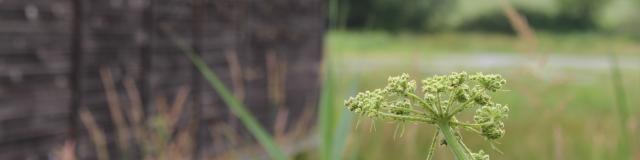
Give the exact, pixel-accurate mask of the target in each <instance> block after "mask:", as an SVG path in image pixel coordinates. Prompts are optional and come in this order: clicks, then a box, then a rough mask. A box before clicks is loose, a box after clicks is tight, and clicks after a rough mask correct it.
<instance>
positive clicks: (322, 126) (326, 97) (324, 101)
mask: <svg viewBox="0 0 640 160" xmlns="http://www.w3.org/2000/svg"><path fill="white" fill-rule="evenodd" d="M329 64H330V63H325V69H326V74H325V76H324V77H325V78H324V81H323V83H324V84H323V85H322V93H321V95H320V104H319V106H318V126H319V132H320V147H319V148H320V149H319V150H320V159H321V160H329V158H330V157H329V156H331V151H332V150H331V148H330V147H331V146H333V145H332V143H333V128H334V126H333V125H334V122H333V120H334V116H335V115H334V114H335V111H334V110H333V105H332V104H333V102H335V101H334V95H333V93H334V92H333V89H334V85H335V84H334V78H333V70H332V68H331V66H330V65H329Z"/></svg>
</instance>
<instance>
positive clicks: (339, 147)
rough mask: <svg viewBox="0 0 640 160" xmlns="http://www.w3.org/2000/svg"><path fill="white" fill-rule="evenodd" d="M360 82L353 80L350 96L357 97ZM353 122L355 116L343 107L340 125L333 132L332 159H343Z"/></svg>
mask: <svg viewBox="0 0 640 160" xmlns="http://www.w3.org/2000/svg"><path fill="white" fill-rule="evenodd" d="M357 82H358V80H357V79H354V80H352V84H351V86H352V87H351V88H352V89H351V93H350V95H355V94H356V93H357V90H358V83H357ZM352 122H353V114H352V113H351V112H350V111H349V110H347V109H346V108H344V107H342V112H341V113H340V119H339V120H338V124H337V126H336V128H335V130H334V131H333V142H332V146H331V153H329V154H330V158H331V159H342V153H343V150H344V148H345V147H346V145H347V143H346V141H347V137H348V136H349V131H350V128H351V124H352Z"/></svg>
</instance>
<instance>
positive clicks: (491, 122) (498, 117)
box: [473, 104, 509, 140]
mask: <svg viewBox="0 0 640 160" xmlns="http://www.w3.org/2000/svg"><path fill="white" fill-rule="evenodd" d="M507 112H509V107H508V106H506V105H504V106H503V105H501V104H495V105H491V106H482V107H480V108H478V109H477V110H476V115H474V117H473V119H474V120H475V121H476V123H478V124H482V126H480V128H481V132H482V135H483V136H484V137H485V138H487V139H490V140H494V139H498V138H500V137H502V136H503V135H504V133H505V130H504V123H503V122H502V120H504V119H506V118H507Z"/></svg>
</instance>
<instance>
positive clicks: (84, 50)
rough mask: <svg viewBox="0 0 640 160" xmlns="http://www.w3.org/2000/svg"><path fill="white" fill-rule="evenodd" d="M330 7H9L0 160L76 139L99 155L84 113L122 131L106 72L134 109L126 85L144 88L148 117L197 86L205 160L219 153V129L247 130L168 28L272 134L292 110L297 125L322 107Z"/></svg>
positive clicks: (5, 10) (4, 10)
mask: <svg viewBox="0 0 640 160" xmlns="http://www.w3.org/2000/svg"><path fill="white" fill-rule="evenodd" d="M325 3H326V2H324V1H323V0H0V159H45V158H48V157H49V156H50V155H51V154H50V152H51V150H52V149H55V148H56V147H60V144H61V142H62V141H63V140H65V139H69V138H71V139H77V141H78V146H77V148H78V152H79V156H80V157H81V159H85V158H89V159H90V157H93V156H94V155H93V154H92V153H93V152H94V151H93V147H92V146H91V143H90V141H89V139H88V138H87V134H86V131H85V129H84V126H83V125H82V123H80V122H79V119H78V111H79V109H81V108H87V109H88V110H90V111H91V112H92V113H93V114H94V115H95V117H96V120H97V122H98V124H99V126H100V127H102V128H104V129H105V130H106V131H107V132H108V133H111V132H112V131H113V128H114V125H113V122H112V120H111V118H110V116H109V110H108V107H107V97H106V96H105V91H104V88H105V87H104V86H103V85H102V80H101V78H100V72H99V71H100V68H108V69H109V70H111V72H112V73H113V79H114V81H115V84H116V86H118V88H117V89H118V93H119V96H120V97H121V98H122V99H123V101H126V100H128V99H127V96H126V93H125V90H124V89H123V88H122V86H123V82H124V81H125V79H132V80H134V81H135V82H136V83H137V86H139V91H140V94H141V98H142V100H143V104H144V108H145V112H146V113H148V114H149V113H152V112H154V109H153V108H154V107H153V105H154V104H153V100H154V99H156V98H158V97H172V96H174V95H175V94H176V93H177V92H178V91H177V90H178V89H179V88H180V87H181V86H188V87H190V88H191V90H190V94H189V97H190V98H189V99H188V101H187V105H186V106H187V109H186V112H184V114H186V115H187V116H192V117H195V119H197V120H198V122H199V123H198V124H199V125H198V132H197V134H196V135H194V136H195V137H197V140H196V141H197V143H196V152H197V153H196V154H207V153H215V152H213V151H211V148H212V147H211V143H212V141H215V139H214V138H212V137H211V135H212V134H211V132H215V131H212V130H211V126H214V125H216V124H220V123H225V124H232V125H234V126H235V127H236V128H239V129H240V130H241V128H242V127H241V124H239V123H236V122H234V120H233V119H234V118H233V117H231V116H230V113H229V112H228V110H227V109H226V107H225V105H224V103H222V101H221V100H220V99H219V97H218V96H217V95H216V93H215V92H214V91H213V90H212V89H211V87H209V86H208V84H207V83H206V82H205V81H204V79H203V78H202V77H201V76H200V75H199V73H198V72H197V71H196V70H195V69H194V67H193V66H192V65H191V63H190V62H189V61H188V59H187V58H186V57H185V56H184V55H183V54H182V53H181V52H182V51H180V50H179V49H178V48H177V47H176V44H175V43H174V42H173V41H172V39H171V38H169V37H167V36H166V32H167V30H168V31H170V32H172V33H173V34H175V35H177V36H178V37H181V38H182V39H184V40H186V41H187V42H188V43H189V44H190V45H191V47H193V48H194V49H195V50H196V51H198V52H199V54H201V55H202V57H203V58H204V59H205V60H206V62H207V63H208V65H209V66H210V67H211V68H213V70H214V71H216V72H217V73H218V74H219V76H220V77H221V78H222V79H223V81H225V82H226V84H227V86H229V87H230V88H233V89H234V91H235V92H236V94H237V95H238V96H240V97H243V101H244V103H245V104H246V105H247V106H248V107H249V108H250V110H251V111H252V112H253V113H254V114H255V115H257V118H258V120H259V121H260V122H261V123H262V124H263V125H264V126H266V128H269V129H270V130H272V129H271V128H272V127H271V126H273V125H274V119H276V115H277V112H278V110H282V109H284V110H287V111H288V114H287V115H289V116H287V117H288V119H289V121H296V120H297V119H298V118H300V115H301V114H302V112H303V110H305V108H309V107H313V106H315V103H316V101H317V97H318V90H319V81H318V79H319V76H318V75H319V66H320V61H321V57H322V43H323V34H324V31H325V28H326V25H325V21H326V17H325ZM110 137H111V136H110ZM108 140H109V141H113V138H109V139H108ZM112 154H117V153H112Z"/></svg>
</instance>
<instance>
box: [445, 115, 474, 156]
mask: <svg viewBox="0 0 640 160" xmlns="http://www.w3.org/2000/svg"><path fill="white" fill-rule="evenodd" d="M438 127H439V128H440V132H441V133H442V135H443V136H444V138H445V140H446V141H447V146H449V149H450V150H451V152H452V153H453V155H454V156H455V157H456V159H457V160H471V156H470V155H469V154H467V151H466V149H465V148H464V146H463V145H462V144H461V143H462V142H460V141H458V137H456V135H455V134H454V131H453V128H451V125H450V124H449V121H440V122H438Z"/></svg>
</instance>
